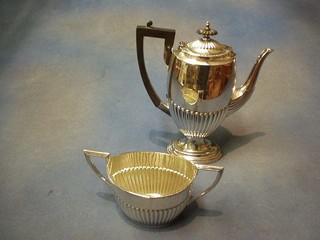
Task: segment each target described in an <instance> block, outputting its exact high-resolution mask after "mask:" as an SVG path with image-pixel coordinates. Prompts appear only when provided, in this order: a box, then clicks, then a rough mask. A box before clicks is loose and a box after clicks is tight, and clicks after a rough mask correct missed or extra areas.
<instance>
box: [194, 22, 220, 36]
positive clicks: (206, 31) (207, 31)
mask: <svg viewBox="0 0 320 240" xmlns="http://www.w3.org/2000/svg"><path fill="white" fill-rule="evenodd" d="M197 33H198V34H201V35H203V39H210V36H214V35H217V34H218V31H216V30H215V29H211V28H210V22H209V21H207V23H206V27H205V28H202V29H199V30H198V31H197Z"/></svg>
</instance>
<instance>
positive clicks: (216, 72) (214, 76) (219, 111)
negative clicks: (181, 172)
mask: <svg viewBox="0 0 320 240" xmlns="http://www.w3.org/2000/svg"><path fill="white" fill-rule="evenodd" d="M198 33H199V34H200V35H201V36H202V37H201V38H200V39H198V40H196V41H193V42H190V43H184V42H180V43H179V46H178V48H177V49H176V50H172V47H173V43H174V37H175V30H172V29H164V28H156V27H153V26H152V22H149V23H148V24H147V26H138V27H137V29H136V43H137V57H138V64H139V69H140V73H141V77H142V80H143V83H144V85H145V88H146V90H147V92H148V94H149V96H150V98H151V100H152V102H153V103H154V105H155V106H156V107H158V108H159V109H161V110H162V111H163V112H165V113H166V114H168V115H170V116H171V117H172V119H173V121H174V122H175V124H176V125H177V127H178V128H179V130H180V131H181V132H182V133H183V134H184V136H185V137H184V138H182V139H179V140H174V141H173V142H171V144H170V145H169V146H168V148H167V150H168V152H169V153H171V154H173V155H179V156H181V157H184V158H185V159H187V160H190V161H193V162H195V163H204V164H208V163H212V162H214V161H217V160H218V159H220V158H221V156H222V151H221V150H220V148H219V146H218V145H216V144H215V143H212V142H211V141H209V140H208V139H207V138H206V137H208V136H209V135H210V134H211V133H213V132H214V131H215V129H216V128H217V127H218V126H219V125H220V124H221V122H222V121H223V120H224V118H226V117H227V116H229V115H230V114H232V113H233V112H235V111H237V110H238V109H239V108H240V107H242V106H243V105H244V104H245V103H246V101H247V100H248V99H249V98H250V96H251V94H252V92H253V90H254V86H255V83H256V80H257V77H258V74H259V71H260V68H261V65H262V64H263V62H264V60H265V59H266V57H267V56H268V55H269V53H271V52H272V49H270V48H267V49H265V50H263V51H262V52H261V54H260V55H259V56H258V58H257V61H256V63H255V64H254V66H253V68H252V70H251V73H250V74H249V77H248V79H247V81H246V82H245V83H244V84H243V85H242V86H241V87H239V88H236V87H235V83H236V54H235V53H234V52H233V50H232V48H231V47H229V46H227V45H224V44H221V43H219V42H218V41H216V40H214V39H213V38H212V36H214V35H216V34H217V31H216V30H214V29H211V28H210V24H209V22H207V24H206V26H205V27H204V28H203V29H200V30H198ZM145 37H152V38H163V39H164V40H165V42H164V60H165V64H166V65H167V67H168V81H167V82H168V85H167V101H166V102H163V101H162V100H161V99H160V97H159V96H158V95H157V93H156V91H155V90H154V88H153V86H152V84H151V81H150V79H149V77H148V74H147V70H146V66H145V61H144V52H143V50H144V47H143V45H144V44H143V43H144V38H145Z"/></svg>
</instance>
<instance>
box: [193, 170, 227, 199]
mask: <svg viewBox="0 0 320 240" xmlns="http://www.w3.org/2000/svg"><path fill="white" fill-rule="evenodd" d="M195 165H196V167H197V168H198V170H204V171H214V172H217V175H216V177H215V178H214V180H213V182H212V184H211V185H210V186H209V187H208V188H206V189H205V190H203V191H202V192H200V193H198V194H196V195H195V196H193V197H191V198H190V199H189V201H188V204H187V205H189V204H190V203H192V202H193V201H195V200H197V199H198V198H200V197H202V196H203V195H205V194H207V193H208V192H210V191H211V190H212V189H213V188H214V187H215V186H216V185H217V184H218V183H219V181H220V179H221V177H222V174H223V170H224V168H223V167H218V166H210V165H202V164H195Z"/></svg>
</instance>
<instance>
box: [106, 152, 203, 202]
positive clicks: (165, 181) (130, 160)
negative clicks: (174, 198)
mask: <svg viewBox="0 0 320 240" xmlns="http://www.w3.org/2000/svg"><path fill="white" fill-rule="evenodd" d="M107 171H108V175H109V177H110V179H111V180H112V181H113V182H114V184H115V185H117V186H118V187H119V188H121V189H122V190H125V191H127V192H131V193H134V194H138V195H142V196H145V197H149V198H159V197H166V196H171V195H174V194H177V193H179V192H181V191H183V190H184V189H186V188H187V187H188V186H190V185H191V183H192V182H193V180H194V178H195V177H196V175H197V172H198V170H197V168H196V167H195V166H194V165H193V164H192V163H191V162H189V161H186V160H184V159H182V158H180V157H176V156H172V155H169V154H166V153H158V152H131V153H124V154H120V155H118V156H115V157H112V158H111V159H110V160H109V163H108V166H107Z"/></svg>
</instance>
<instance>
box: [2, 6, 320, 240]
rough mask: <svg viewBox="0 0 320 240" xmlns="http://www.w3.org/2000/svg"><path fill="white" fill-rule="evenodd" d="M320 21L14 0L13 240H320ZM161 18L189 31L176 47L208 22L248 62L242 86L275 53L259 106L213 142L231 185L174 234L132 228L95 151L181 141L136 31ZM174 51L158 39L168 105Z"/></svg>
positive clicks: (6, 138) (252, 9)
mask: <svg viewBox="0 0 320 240" xmlns="http://www.w3.org/2000/svg"><path fill="white" fill-rule="evenodd" d="M319 15H320V4H319V1H317V0H314V1H312V0H309V1H302V0H300V1H299V0H293V1H285V0H270V1H262V0H238V1H235V0H225V1H216V0H215V1H208V0H197V1H193V0H189V1H182V0H176V1H167V0H165V1H155V0H151V1H150V0H148V1H146V0H131V1H124V0H120V1H111V0H107V1H103V0H95V1H94V0H91V1H90V0H78V1H75V0H74V1H71V0H66V1H59V0H52V1H48V0H47V1H46V0H30V1H21V0H20V1H18V0H15V1H9V0H4V1H2V2H1V7H0V156H1V158H0V234H1V239H3V240H5V239H15V240H18V239H33V240H36V239H47V240H49V239H154V240H156V239H319V236H320V228H319V226H320V218H319V207H320V205H319V203H320V191H319V189H320V163H319V161H320V147H319V144H320V125H319V119H320V111H319V105H320V98H319V92H320V81H319V76H320V66H319V62H320V48H319V45H320V28H319V26H320V20H319ZM149 20H152V21H153V23H154V26H157V27H164V28H172V29H176V39H175V47H176V46H177V45H178V43H179V41H186V42H188V41H193V40H195V39H197V38H198V36H197V34H196V33H195V32H196V30H197V29H198V28H201V27H203V26H204V24H205V22H206V21H207V20H209V21H210V22H211V25H212V26H213V27H214V28H215V29H216V30H218V32H219V34H218V35H217V36H216V39H217V40H218V41H220V42H222V43H224V44H227V45H230V46H232V47H233V49H234V51H235V52H236V53H237V77H238V79H237V86H240V85H241V84H242V83H243V82H244V81H245V79H246V77H247V75H248V74H249V72H250V69H251V67H252V65H253V64H254V62H255V59H256V57H257V56H258V54H259V53H260V51H261V50H262V49H264V48H266V47H270V48H273V49H274V50H275V51H274V52H273V53H271V55H270V56H269V57H268V58H267V59H266V61H265V63H264V65H263V66H262V69H261V72H260V76H259V79H258V82H257V85H256V89H255V92H254V94H253V96H252V98H251V99H250V101H249V102H248V103H247V104H246V105H245V106H244V107H243V108H242V109H241V110H239V111H238V112H236V113H235V114H233V115H232V116H230V117H229V118H227V119H225V121H224V122H223V123H222V125H221V126H220V127H219V128H218V129H217V130H216V132H215V133H213V134H212V136H210V139H211V140H213V141H215V142H217V143H219V145H220V146H221V147H222V149H223V152H224V156H223V158H222V159H221V160H220V161H218V162H217V163H215V165H218V166H223V167H224V168H225V173H224V175H223V177H222V180H221V181H220V183H219V184H218V186H217V187H216V188H215V189H214V190H213V191H212V192H210V193H208V194H207V195H205V196H204V197H202V198H200V199H199V200H198V201H197V202H196V203H194V204H192V205H191V206H189V207H188V208H187V209H186V210H185V211H184V212H183V213H182V214H181V216H180V217H179V218H178V219H177V220H176V221H175V222H174V223H173V224H172V225H170V226H168V227H165V228H161V229H149V228H144V227H141V226H138V225H136V224H134V223H132V222H131V221H130V220H128V219H127V218H126V217H125V216H124V215H123V213H122V212H121V210H120V209H119V208H118V207H117V205H116V202H115V199H114V197H113V195H112V192H111V191H110V189H108V187H107V186H106V185H105V184H104V183H103V182H102V181H100V180H99V179H98V178H97V177H96V176H95V174H94V173H93V172H92V170H91V169H90V168H89V166H88V165H87V163H86V162H85V159H84V156H83V153H82V150H83V149H85V148H87V149H93V150H100V151H107V152H110V153H111V155H117V154H119V153H122V152H128V151H160V152H165V151H166V146H167V145H168V144H169V143H170V141H171V140H173V139H175V138H178V137H181V134H180V133H179V131H178V129H177V127H176V126H175V125H174V123H173V121H172V120H171V118H170V117H168V116H166V115H165V114H163V113H162V112H161V111H160V110H158V109H156V108H155V107H154V106H153V104H152V103H151V101H150V99H149V97H148V95H147V93H146V91H145V89H144V86H143V84H142V81H141V77H140V73H139V69H138V64H137V58H136V45H135V44H136V43H135V30H136V26H137V25H144V24H146V23H147V21H149ZM162 51H163V41H161V40H155V39H146V46H145V58H146V64H147V68H148V72H149V74H150V78H151V79H152V82H153V84H154V87H155V88H156V89H157V92H158V93H159V96H161V97H162V98H163V99H165V94H166V75H167V70H166V67H165V65H164V63H163V61H162ZM97 164H98V165H99V168H100V169H102V170H103V169H104V168H105V164H104V163H103V161H99V160H97ZM208 181H209V176H208V175H207V173H201V174H199V176H198V178H197V182H196V183H195V186H194V187H195V189H198V188H201V187H202V188H203V187H204V186H206V185H207V184H208Z"/></svg>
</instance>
